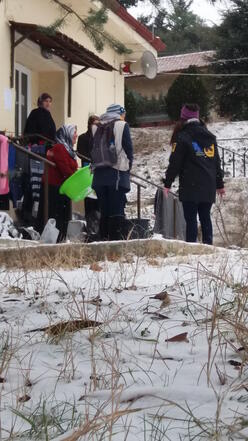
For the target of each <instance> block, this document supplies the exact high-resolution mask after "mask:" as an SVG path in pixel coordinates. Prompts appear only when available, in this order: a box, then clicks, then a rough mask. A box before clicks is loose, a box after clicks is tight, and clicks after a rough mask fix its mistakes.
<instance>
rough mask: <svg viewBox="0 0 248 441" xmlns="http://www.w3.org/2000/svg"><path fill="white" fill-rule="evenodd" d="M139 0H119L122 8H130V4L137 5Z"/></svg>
mask: <svg viewBox="0 0 248 441" xmlns="http://www.w3.org/2000/svg"><path fill="white" fill-rule="evenodd" d="M138 1H139V0H120V4H121V5H122V6H124V8H130V6H137V4H138Z"/></svg>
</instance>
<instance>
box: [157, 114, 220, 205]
mask: <svg viewBox="0 0 248 441" xmlns="http://www.w3.org/2000/svg"><path fill="white" fill-rule="evenodd" d="M176 176H179V199H180V201H182V202H195V203H200V202H208V203H214V202H215V199H216V189H220V188H223V187H224V183H223V172H222V170H221V164H220V157H219V152H218V148H217V142H216V137H215V136H214V135H213V134H212V133H211V132H209V130H208V129H207V128H206V127H205V126H204V125H203V124H202V123H201V122H200V121H199V122H198V121H192V122H188V123H186V124H185V125H184V127H183V129H182V130H180V132H178V134H177V136H176V142H175V143H174V144H173V145H172V152H171V156H170V159H169V167H168V169H167V172H166V177H165V180H164V184H165V187H167V188H170V187H171V185H172V183H173V181H174V179H175V178H176Z"/></svg>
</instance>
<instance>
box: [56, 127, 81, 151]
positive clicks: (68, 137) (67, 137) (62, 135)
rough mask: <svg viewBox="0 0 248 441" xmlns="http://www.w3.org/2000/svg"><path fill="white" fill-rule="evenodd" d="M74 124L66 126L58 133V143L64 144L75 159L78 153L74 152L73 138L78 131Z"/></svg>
mask: <svg viewBox="0 0 248 441" xmlns="http://www.w3.org/2000/svg"><path fill="white" fill-rule="evenodd" d="M76 128H77V127H76V126H75V125H74V124H64V125H63V126H62V127H60V129H59V130H58V131H57V133H56V141H57V142H58V143H59V144H63V145H64V147H65V148H66V150H67V151H68V153H69V155H70V156H71V157H72V158H73V159H75V158H76V156H77V155H76V152H75V151H74V150H73V144H72V138H73V135H74V133H75V130H76Z"/></svg>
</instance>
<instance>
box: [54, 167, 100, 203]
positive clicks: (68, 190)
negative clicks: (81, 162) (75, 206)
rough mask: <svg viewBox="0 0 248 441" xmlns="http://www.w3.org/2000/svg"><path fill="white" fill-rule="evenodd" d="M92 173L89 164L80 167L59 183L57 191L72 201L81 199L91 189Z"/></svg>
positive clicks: (87, 194)
mask: <svg viewBox="0 0 248 441" xmlns="http://www.w3.org/2000/svg"><path fill="white" fill-rule="evenodd" d="M92 181H93V174H92V173H91V171H90V166H89V165H87V166H86V167H83V168H80V169H79V170H77V171H76V172H75V173H74V174H73V175H72V176H70V177H69V178H68V179H66V181H65V182H63V184H62V185H61V187H60V189H59V192H60V194H65V195H66V196H68V198H70V199H71V200H72V201H74V202H78V201H82V200H83V199H85V198H86V197H87V196H89V194H90V193H91V192H92V191H93V190H92V187H91V186H92Z"/></svg>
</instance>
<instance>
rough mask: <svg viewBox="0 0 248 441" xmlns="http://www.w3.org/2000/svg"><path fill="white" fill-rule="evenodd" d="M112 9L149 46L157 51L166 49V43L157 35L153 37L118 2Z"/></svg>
mask: <svg viewBox="0 0 248 441" xmlns="http://www.w3.org/2000/svg"><path fill="white" fill-rule="evenodd" d="M113 11H114V13H115V14H116V15H118V17H120V18H121V19H122V20H123V21H125V22H126V23H127V24H129V26H131V28H133V29H134V30H135V31H136V32H137V34H139V35H141V37H143V38H144V40H146V41H148V43H150V45H151V46H153V47H154V49H156V51H157V52H161V51H164V50H165V49H166V45H165V44H164V43H163V41H162V40H161V39H160V38H159V37H156V36H155V37H154V35H153V34H152V32H151V31H149V29H148V28H147V27H146V26H145V25H143V24H142V23H140V22H139V21H138V20H136V18H134V17H133V16H132V15H131V14H129V12H127V10H126V9H125V8H124V7H123V6H121V5H120V4H119V2H118V7H115V8H113Z"/></svg>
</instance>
